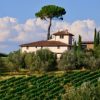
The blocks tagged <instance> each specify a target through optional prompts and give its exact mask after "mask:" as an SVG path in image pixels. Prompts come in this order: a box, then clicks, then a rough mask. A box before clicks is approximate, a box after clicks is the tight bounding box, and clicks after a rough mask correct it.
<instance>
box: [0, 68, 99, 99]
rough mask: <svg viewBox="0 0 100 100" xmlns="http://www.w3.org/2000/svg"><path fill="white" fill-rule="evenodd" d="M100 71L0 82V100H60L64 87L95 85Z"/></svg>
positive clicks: (19, 78)
mask: <svg viewBox="0 0 100 100" xmlns="http://www.w3.org/2000/svg"><path fill="white" fill-rule="evenodd" d="M99 77H100V71H99V70H98V71H82V72H67V73H65V74H63V75H62V76H59V77H58V76H55V75H43V76H40V77H36V76H29V77H25V76H23V77H12V78H10V79H7V80H3V81H0V100H53V99H56V100H61V96H62V94H64V93H65V89H64V86H65V85H67V84H71V85H73V86H75V87H78V86H80V85H81V84H82V83H83V82H87V81H89V82H90V83H91V84H94V85H95V86H96V85H97V79H98V78H99Z"/></svg>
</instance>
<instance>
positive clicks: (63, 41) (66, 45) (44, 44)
mask: <svg viewBox="0 0 100 100" xmlns="http://www.w3.org/2000/svg"><path fill="white" fill-rule="evenodd" d="M73 36H74V35H73V34H71V33H69V32H68V30H64V31H58V32H56V33H53V34H52V35H51V36H50V37H51V38H50V39H49V40H46V41H36V42H31V43H27V44H22V45H20V46H21V52H27V53H28V52H36V51H37V50H39V49H46V48H47V49H49V50H50V51H52V52H54V53H55V54H56V55H57V58H60V56H61V54H62V53H63V52H64V51H66V50H70V49H71V47H72V39H73Z"/></svg>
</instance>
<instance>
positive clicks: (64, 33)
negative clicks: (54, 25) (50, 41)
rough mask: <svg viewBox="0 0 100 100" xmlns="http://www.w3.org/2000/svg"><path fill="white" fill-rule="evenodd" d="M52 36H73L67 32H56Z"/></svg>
mask: <svg viewBox="0 0 100 100" xmlns="http://www.w3.org/2000/svg"><path fill="white" fill-rule="evenodd" d="M53 35H71V36H74V35H73V34H72V33H69V32H68V30H65V31H58V32H56V33H53Z"/></svg>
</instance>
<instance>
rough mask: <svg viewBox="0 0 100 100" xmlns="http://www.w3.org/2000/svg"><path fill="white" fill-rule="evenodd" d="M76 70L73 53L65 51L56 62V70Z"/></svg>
mask: <svg viewBox="0 0 100 100" xmlns="http://www.w3.org/2000/svg"><path fill="white" fill-rule="evenodd" d="M75 68H76V57H75V55H74V52H73V51H66V52H64V53H63V54H62V57H61V59H60V61H59V62H58V69H60V70H71V69H75Z"/></svg>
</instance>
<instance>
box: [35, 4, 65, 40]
mask: <svg viewBox="0 0 100 100" xmlns="http://www.w3.org/2000/svg"><path fill="white" fill-rule="evenodd" d="M65 14H66V11H65V9H64V8H62V7H59V6H55V5H46V6H43V7H42V8H41V10H40V11H39V12H37V13H36V14H35V16H36V17H39V18H41V19H42V20H47V19H49V26H48V34H47V39H50V28H51V24H52V19H54V18H57V19H63V17H62V16H63V15H65Z"/></svg>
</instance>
